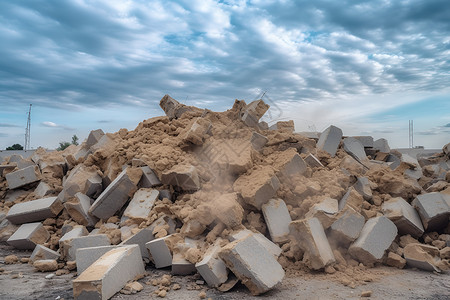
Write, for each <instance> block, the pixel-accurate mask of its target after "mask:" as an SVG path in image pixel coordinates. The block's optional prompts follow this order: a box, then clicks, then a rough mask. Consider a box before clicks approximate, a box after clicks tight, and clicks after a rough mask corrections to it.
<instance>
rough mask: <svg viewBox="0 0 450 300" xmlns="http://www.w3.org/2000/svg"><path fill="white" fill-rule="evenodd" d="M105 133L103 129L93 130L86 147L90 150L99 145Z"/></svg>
mask: <svg viewBox="0 0 450 300" xmlns="http://www.w3.org/2000/svg"><path fill="white" fill-rule="evenodd" d="M104 135H105V133H104V132H103V130H101V129H97V130H92V131H91V132H90V133H89V136H88V138H87V140H86V147H87V148H90V147H92V146H94V145H95V144H97V143H98V142H99V141H100V139H101V138H102V136H104Z"/></svg>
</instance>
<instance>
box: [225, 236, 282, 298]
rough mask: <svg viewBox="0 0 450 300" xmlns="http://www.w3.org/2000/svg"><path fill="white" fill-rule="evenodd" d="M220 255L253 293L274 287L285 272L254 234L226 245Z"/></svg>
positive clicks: (259, 292) (263, 291)
mask: <svg viewBox="0 0 450 300" xmlns="http://www.w3.org/2000/svg"><path fill="white" fill-rule="evenodd" d="M219 256H220V258H221V259H222V260H223V261H224V262H225V264H226V265H227V267H228V268H229V269H230V270H231V271H232V272H233V273H234V274H235V275H236V277H237V278H238V279H240V280H241V281H242V283H243V284H245V286H247V288H248V289H249V290H250V292H251V293H252V294H253V295H260V294H262V293H265V292H267V291H269V290H270V289H272V288H274V287H275V286H276V285H278V284H279V283H280V282H281V281H282V280H283V277H284V274H285V273H284V270H283V268H282V267H281V265H280V264H279V263H278V261H277V260H276V259H275V258H274V256H273V255H272V254H271V253H269V252H268V251H267V250H266V248H264V247H263V246H262V245H261V244H260V243H259V242H258V241H257V240H256V238H255V237H253V235H248V236H247V237H245V238H243V239H240V240H236V241H234V242H232V243H230V244H228V245H226V246H225V247H223V248H222V250H221V251H220V253H219Z"/></svg>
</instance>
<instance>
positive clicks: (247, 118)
mask: <svg viewBox="0 0 450 300" xmlns="http://www.w3.org/2000/svg"><path fill="white" fill-rule="evenodd" d="M268 109H269V105H267V104H266V103H264V101H263V100H255V101H253V102H251V103H249V104H247V106H246V107H245V109H244V111H243V112H242V115H241V120H242V121H243V122H244V123H245V124H246V125H247V126H250V127H257V126H258V122H259V119H261V117H262V116H263V115H264V114H265V113H266V111H267V110H268Z"/></svg>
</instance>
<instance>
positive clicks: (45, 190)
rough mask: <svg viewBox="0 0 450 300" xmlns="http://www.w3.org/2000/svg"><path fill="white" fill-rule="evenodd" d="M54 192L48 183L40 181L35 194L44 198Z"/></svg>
mask: <svg viewBox="0 0 450 300" xmlns="http://www.w3.org/2000/svg"><path fill="white" fill-rule="evenodd" d="M52 192H53V190H52V188H51V187H50V185H49V184H48V183H45V182H43V181H41V182H39V184H38V186H37V187H36V188H35V189H34V194H35V195H36V196H38V197H39V198H44V197H45V196H47V195H49V194H51V193H52Z"/></svg>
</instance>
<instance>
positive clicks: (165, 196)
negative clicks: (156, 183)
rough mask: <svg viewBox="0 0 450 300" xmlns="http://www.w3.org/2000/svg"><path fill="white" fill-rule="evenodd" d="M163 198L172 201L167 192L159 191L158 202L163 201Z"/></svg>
mask: <svg viewBox="0 0 450 300" xmlns="http://www.w3.org/2000/svg"><path fill="white" fill-rule="evenodd" d="M164 198H167V199H169V200H170V201H173V198H172V193H171V192H170V191H169V190H160V191H159V200H163V199H164Z"/></svg>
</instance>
